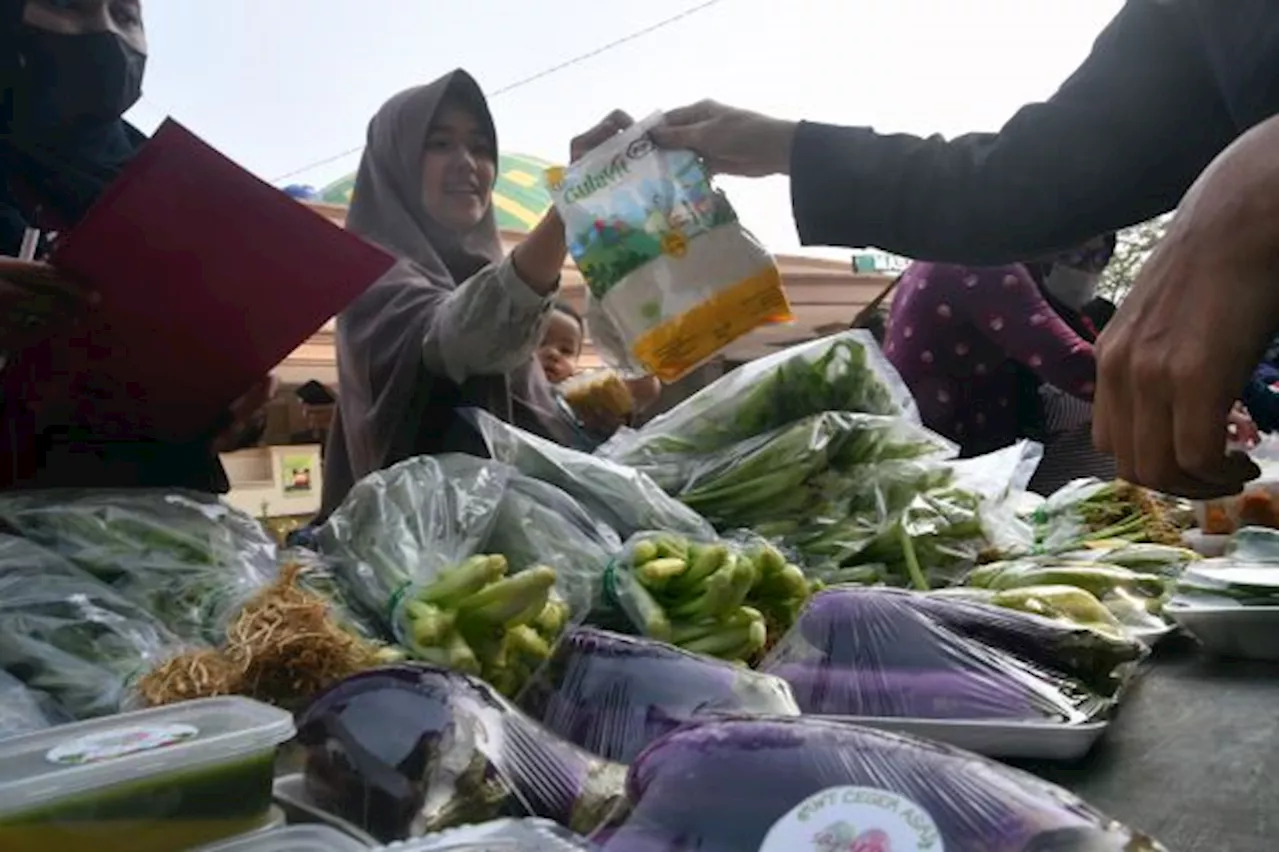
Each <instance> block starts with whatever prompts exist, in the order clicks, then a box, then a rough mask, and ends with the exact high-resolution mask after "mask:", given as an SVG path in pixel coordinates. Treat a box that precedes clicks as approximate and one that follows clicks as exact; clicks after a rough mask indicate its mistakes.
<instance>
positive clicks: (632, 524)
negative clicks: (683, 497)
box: [464, 409, 715, 538]
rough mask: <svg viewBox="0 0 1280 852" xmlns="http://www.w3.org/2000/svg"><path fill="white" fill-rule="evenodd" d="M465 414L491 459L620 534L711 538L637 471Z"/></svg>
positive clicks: (484, 415) (482, 414) (706, 527)
mask: <svg viewBox="0 0 1280 852" xmlns="http://www.w3.org/2000/svg"><path fill="white" fill-rule="evenodd" d="M464 415H465V416H466V417H467V418H468V419H469V420H470V421H471V422H472V423H473V424H475V426H476V428H477V429H478V430H479V431H480V434H481V436H482V437H483V438H484V442H485V445H486V446H487V447H488V449H489V454H490V455H492V456H493V457H494V458H495V459H497V460H498V461H501V462H505V463H506V464H509V465H512V466H513V467H515V468H516V469H517V470H519V471H520V473H522V474H524V475H525V476H529V477H532V478H534V479H539V480H542V481H543V482H546V483H550V484H551V485H554V486H556V487H557V488H559V489H561V490H562V491H564V492H565V493H566V494H568V495H569V496H571V497H573V498H574V499H575V500H577V501H578V502H579V503H581V504H582V507H583V509H585V510H586V511H587V513H588V514H590V515H591V516H593V517H596V518H599V519H600V520H602V521H604V522H605V523H606V524H608V525H609V526H610V527H612V528H613V530H614V531H615V532H617V533H618V535H620V536H623V537H626V536H629V535H632V534H634V533H637V532H641V531H642V530H668V531H670V532H673V533H679V534H681V535H688V536H692V537H694V538H710V537H712V536H713V535H714V534H715V531H714V530H712V528H711V525H710V524H708V523H707V522H706V521H705V520H703V519H702V518H701V517H699V516H698V514H697V513H696V512H694V511H693V510H692V509H690V508H688V507H687V506H685V505H683V504H682V503H680V501H678V500H676V499H675V498H673V497H669V496H668V495H667V494H666V493H664V492H663V490H662V489H661V488H659V487H658V486H657V485H656V484H655V483H654V482H653V480H651V479H650V478H649V477H647V476H645V475H644V474H643V473H640V472H639V471H637V470H633V469H632V468H630V467H627V466H625V465H621V464H617V463H614V462H611V461H609V460H607V459H603V458H599V457H597V456H593V455H588V454H587V453H580V452H578V451H577V450H572V449H569V448H568V447H562V446H560V445H559V444H557V443H555V442H553V441H548V440H546V439H545V438H540V437H538V436H537V435H533V434H530V433H529V432H525V431H524V430H522V429H518V428H516V427H515V426H512V425H510V424H508V423H504V422H503V421H501V420H499V419H498V418H497V417H494V416H493V415H492V414H489V413H488V412H487V411H480V410H477V409H468V410H467V411H466V412H464Z"/></svg>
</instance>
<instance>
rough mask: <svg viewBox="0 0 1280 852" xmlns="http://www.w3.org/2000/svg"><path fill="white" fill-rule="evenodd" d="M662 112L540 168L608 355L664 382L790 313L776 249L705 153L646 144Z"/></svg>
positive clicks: (628, 370) (623, 366)
mask: <svg viewBox="0 0 1280 852" xmlns="http://www.w3.org/2000/svg"><path fill="white" fill-rule="evenodd" d="M661 121H662V115H661V114H660V113H659V114H655V115H652V116H650V117H649V118H647V119H645V120H644V121H641V122H639V123H637V124H635V125H633V126H632V127H631V128H629V129H628V130H626V131H624V132H622V133H621V134H619V135H618V136H615V137H614V138H613V139H611V140H609V141H607V142H605V143H604V144H602V145H600V146H599V147H598V148H595V149H594V150H592V151H591V152H590V153H588V154H587V155H586V156H584V157H582V158H581V159H580V160H578V161H577V162H575V163H572V164H571V165H569V166H568V167H567V168H562V167H559V166H556V167H553V168H551V169H548V170H547V184H548V187H549V188H550V190H551V195H552V198H553V199H554V201H555V205H556V210H557V211H559V213H560V216H561V217H562V218H563V219H564V222H565V232H566V234H567V238H568V243H569V253H570V254H571V255H572V256H573V259H574V261H576V262H577V264H578V268H579V269H580V270H581V271H582V277H583V278H584V279H586V282H587V287H588V289H589V291H590V295H591V300H592V302H593V303H597V304H598V310H597V311H592V312H589V314H588V319H589V321H592V329H591V330H592V337H593V338H594V339H595V340H596V343H597V346H598V347H599V348H600V349H601V353H602V354H603V355H604V357H605V360H606V361H608V362H609V363H610V364H611V365H613V366H616V367H618V369H619V370H621V371H622V372H624V373H626V374H628V375H644V374H651V375H654V376H657V377H658V378H660V379H662V380H663V381H666V382H671V381H675V380H677V379H679V378H681V377H682V376H684V375H685V374H686V373H688V372H689V371H691V370H692V369H694V368H695V367H697V366H698V365H700V364H701V363H702V362H704V361H706V360H707V359H709V358H711V357H712V356H713V355H715V354H716V353H717V352H719V351H720V350H721V349H723V348H724V347H725V346H727V345H728V344H730V343H732V342H733V341H734V340H736V339H737V338H739V337H741V336H742V335H744V334H746V333H747V332H749V331H751V330H752V329H754V328H756V327H758V326H760V325H764V324H766V323H773V322H788V321H790V320H792V319H793V317H792V315H791V309H790V307H789V306H788V305H787V298H786V294H785V293H784V292H783V290H782V278H781V275H780V274H779V272H778V267H777V266H776V265H775V264H774V262H773V258H772V257H771V256H770V255H769V253H768V252H767V251H765V249H764V247H763V246H761V245H760V243H759V242H758V241H757V240H756V239H755V238H754V237H752V236H751V235H750V234H749V233H747V231H746V230H745V229H744V228H743V227H742V226H741V225H740V224H739V223H738V217H737V214H735V213H734V211H733V208H732V207H731V206H730V205H729V202H728V200H727V199H726V198H725V197H724V196H723V195H722V194H721V193H719V192H717V191H715V190H714V189H712V187H711V178H710V175H709V174H708V173H707V171H706V169H705V167H704V166H703V164H702V161H701V160H700V159H698V157H697V156H696V155H695V154H694V153H693V152H692V151H677V150H667V149H663V148H659V147H657V146H656V145H654V143H653V140H652V139H651V138H650V137H649V130H650V129H651V128H652V127H654V125H656V124H658V123H659V122H661ZM597 317H603V318H604V319H605V321H606V322H604V323H600V322H599V321H598V320H597ZM601 325H604V326H607V328H608V333H604V334H602V333H600V331H601V329H600V326H601Z"/></svg>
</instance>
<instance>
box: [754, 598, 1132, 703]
mask: <svg viewBox="0 0 1280 852" xmlns="http://www.w3.org/2000/svg"><path fill="white" fill-rule="evenodd" d="M760 670H761V671H763V672H767V673H769V674H773V675H776V676H778V677H780V678H782V679H783V680H785V681H787V682H788V683H789V684H790V685H791V690H792V692H793V693H794V695H795V698H796V703H797V704H799V706H800V709H801V710H802V711H803V712H805V713H809V714H819V715H838V716H870V717H890V718H907V719H964V720H974V719H983V720H995V719H999V720H1003V721H1036V722H1061V723H1064V724H1070V723H1078V722H1083V721H1086V720H1089V719H1092V718H1096V717H1098V716H1100V715H1101V714H1103V713H1104V712H1105V711H1106V710H1108V709H1109V708H1110V706H1111V702H1110V701H1108V700H1107V699H1106V698H1105V697H1103V696H1101V695H1098V694H1097V693H1095V692H1093V691H1092V690H1091V689H1089V688H1088V687H1087V686H1086V685H1085V684H1084V683H1083V682H1081V681H1079V680H1077V679H1075V678H1072V677H1069V676H1067V675H1066V674H1064V673H1062V672H1059V671H1053V670H1051V669H1048V668H1045V667H1042V666H1039V665H1036V664H1034V663H1032V662H1030V661H1029V660H1026V659H1024V658H1021V657H1017V656H1014V655H1013V654H1011V653H1009V652H1008V651H1006V650H1003V649H1000V648H996V647H994V646H991V645H987V644H985V643H983V642H981V641H978V640H975V639H972V638H969V637H967V636H964V635H962V634H960V633H958V632H956V631H953V630H951V629H949V628H948V627H946V626H945V625H943V624H942V623H940V622H939V621H937V620H936V619H934V618H931V617H930V616H929V615H927V614H926V613H924V612H922V611H921V610H919V609H917V608H915V607H913V606H912V604H911V602H910V598H909V597H908V596H907V595H906V594H905V593H902V592H898V591H894V590H875V589H856V588H835V589H828V590H826V591H823V592H820V593H819V594H818V595H816V596H815V597H814V599H813V600H812V601H811V602H810V604H809V606H808V607H806V608H805V610H804V612H802V613H801V615H800V619H799V621H798V622H797V623H796V626H795V628H793V629H792V631H791V632H790V633H788V634H787V635H786V636H785V637H783V639H782V640H781V641H780V642H779V643H778V644H777V646H776V647H774V649H773V650H772V651H771V652H770V653H769V656H768V657H767V658H766V659H765V660H764V661H763V662H762V663H761V664H760Z"/></svg>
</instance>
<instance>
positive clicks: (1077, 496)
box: [1030, 479, 1185, 553]
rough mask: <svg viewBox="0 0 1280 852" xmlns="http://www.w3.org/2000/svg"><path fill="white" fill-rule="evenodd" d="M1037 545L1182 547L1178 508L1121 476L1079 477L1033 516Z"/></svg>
mask: <svg viewBox="0 0 1280 852" xmlns="http://www.w3.org/2000/svg"><path fill="white" fill-rule="evenodd" d="M1030 520H1031V523H1032V525H1033V526H1034V528H1035V549H1036V550H1037V551H1038V552H1041V553H1064V552H1067V551H1070V550H1075V549H1076V548H1079V547H1083V546H1085V545H1086V544H1088V543H1089V542H1097V541H1115V540H1119V541H1132V542H1149V543H1152V544H1160V545H1168V546H1175V547H1176V546H1178V545H1180V544H1181V543H1182V529H1181V527H1182V526H1185V524H1182V523H1181V521H1180V518H1179V513H1178V512H1177V511H1176V509H1175V507H1172V506H1170V505H1169V504H1168V503H1166V502H1165V501H1164V500H1162V499H1161V498H1159V497H1157V496H1156V495H1155V494H1153V493H1152V492H1150V491H1148V490H1147V489H1145V488H1141V487H1139V486H1136V485H1130V484H1129V483H1127V482H1123V481H1121V480H1118V479H1117V480H1112V481H1110V482H1102V481H1100V480H1097V479H1077V480H1075V481H1073V482H1069V483H1067V484H1066V485H1064V486H1063V487H1062V488H1060V489H1058V490H1057V491H1055V492H1054V493H1053V494H1051V495H1050V496H1049V497H1048V499H1046V500H1045V502H1044V505H1042V506H1041V507H1040V508H1038V509H1036V511H1035V512H1034V513H1032V515H1031V517H1030Z"/></svg>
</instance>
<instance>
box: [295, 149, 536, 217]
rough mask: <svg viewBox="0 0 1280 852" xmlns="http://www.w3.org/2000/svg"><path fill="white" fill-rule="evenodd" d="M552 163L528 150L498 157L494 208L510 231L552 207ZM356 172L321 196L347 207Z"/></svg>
mask: <svg viewBox="0 0 1280 852" xmlns="http://www.w3.org/2000/svg"><path fill="white" fill-rule="evenodd" d="M550 165H552V164H551V163H548V162H546V161H545V160H540V159H538V158H537V157H527V156H525V155H524V154H510V155H503V156H501V157H499V158H498V181H497V184H496V186H494V189H493V212H494V214H495V215H496V216H497V218H498V227H499V228H502V229H503V230H507V231H521V232H525V231H528V230H529V229H531V228H532V227H533V226H534V225H536V224H537V223H538V220H539V219H541V218H542V216H543V214H544V213H546V212H547V210H549V209H550V208H551V196H550V195H549V194H548V193H547V188H546V182H545V181H544V180H543V178H542V172H543V170H544V169H546V168H547V167H548V166H550ZM355 184H356V176H355V175H354V174H351V175H347V176H346V177H344V178H340V179H338V180H336V181H334V182H333V183H331V184H329V185H328V186H326V187H325V188H324V189H321V190H320V200H321V201H323V202H325V203H326V204H338V205H341V206H343V207H345V206H347V205H348V204H350V203H351V190H352V189H354V188H355Z"/></svg>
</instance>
